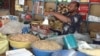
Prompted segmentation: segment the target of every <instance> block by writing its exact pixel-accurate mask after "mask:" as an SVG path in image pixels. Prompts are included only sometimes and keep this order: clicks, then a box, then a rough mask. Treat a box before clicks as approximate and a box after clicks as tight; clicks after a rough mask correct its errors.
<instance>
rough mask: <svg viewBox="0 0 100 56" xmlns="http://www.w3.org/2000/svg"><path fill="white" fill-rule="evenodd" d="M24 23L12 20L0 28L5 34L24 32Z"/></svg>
mask: <svg viewBox="0 0 100 56" xmlns="http://www.w3.org/2000/svg"><path fill="white" fill-rule="evenodd" d="M22 28H23V24H22V23H20V22H18V21H10V22H8V23H7V24H5V25H4V26H3V27H2V28H0V32H1V33H3V34H16V33H22Z"/></svg>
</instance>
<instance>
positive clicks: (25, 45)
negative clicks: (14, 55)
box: [9, 40, 31, 48]
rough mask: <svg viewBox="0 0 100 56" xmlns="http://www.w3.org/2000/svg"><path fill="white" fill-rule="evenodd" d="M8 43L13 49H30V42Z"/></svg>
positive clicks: (11, 41)
mask: <svg viewBox="0 0 100 56" xmlns="http://www.w3.org/2000/svg"><path fill="white" fill-rule="evenodd" d="M9 41H10V46H11V47H14V48H30V47H31V42H18V41H13V40H9Z"/></svg>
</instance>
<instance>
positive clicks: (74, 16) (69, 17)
mask: <svg viewBox="0 0 100 56" xmlns="http://www.w3.org/2000/svg"><path fill="white" fill-rule="evenodd" d="M79 5H80V4H79V3H78V2H76V1H73V2H71V3H69V5H68V12H66V13H65V14H63V15H62V14H59V13H55V12H45V15H49V14H50V15H53V16H55V17H56V18H57V19H59V20H60V21H62V22H63V34H69V33H74V32H75V31H79V27H80V24H81V22H82V17H81V15H79V14H78V12H77V11H78V8H79Z"/></svg>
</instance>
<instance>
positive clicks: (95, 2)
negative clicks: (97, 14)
mask: <svg viewBox="0 0 100 56" xmlns="http://www.w3.org/2000/svg"><path fill="white" fill-rule="evenodd" d="M90 4H100V2H90Z"/></svg>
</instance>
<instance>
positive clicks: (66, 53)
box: [51, 50, 88, 56]
mask: <svg viewBox="0 0 100 56" xmlns="http://www.w3.org/2000/svg"><path fill="white" fill-rule="evenodd" d="M74 55H75V56H88V55H87V54H85V53H82V52H79V51H76V52H75V54H74ZM51 56H73V55H71V51H70V50H60V51H57V52H54V53H52V55H51Z"/></svg>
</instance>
